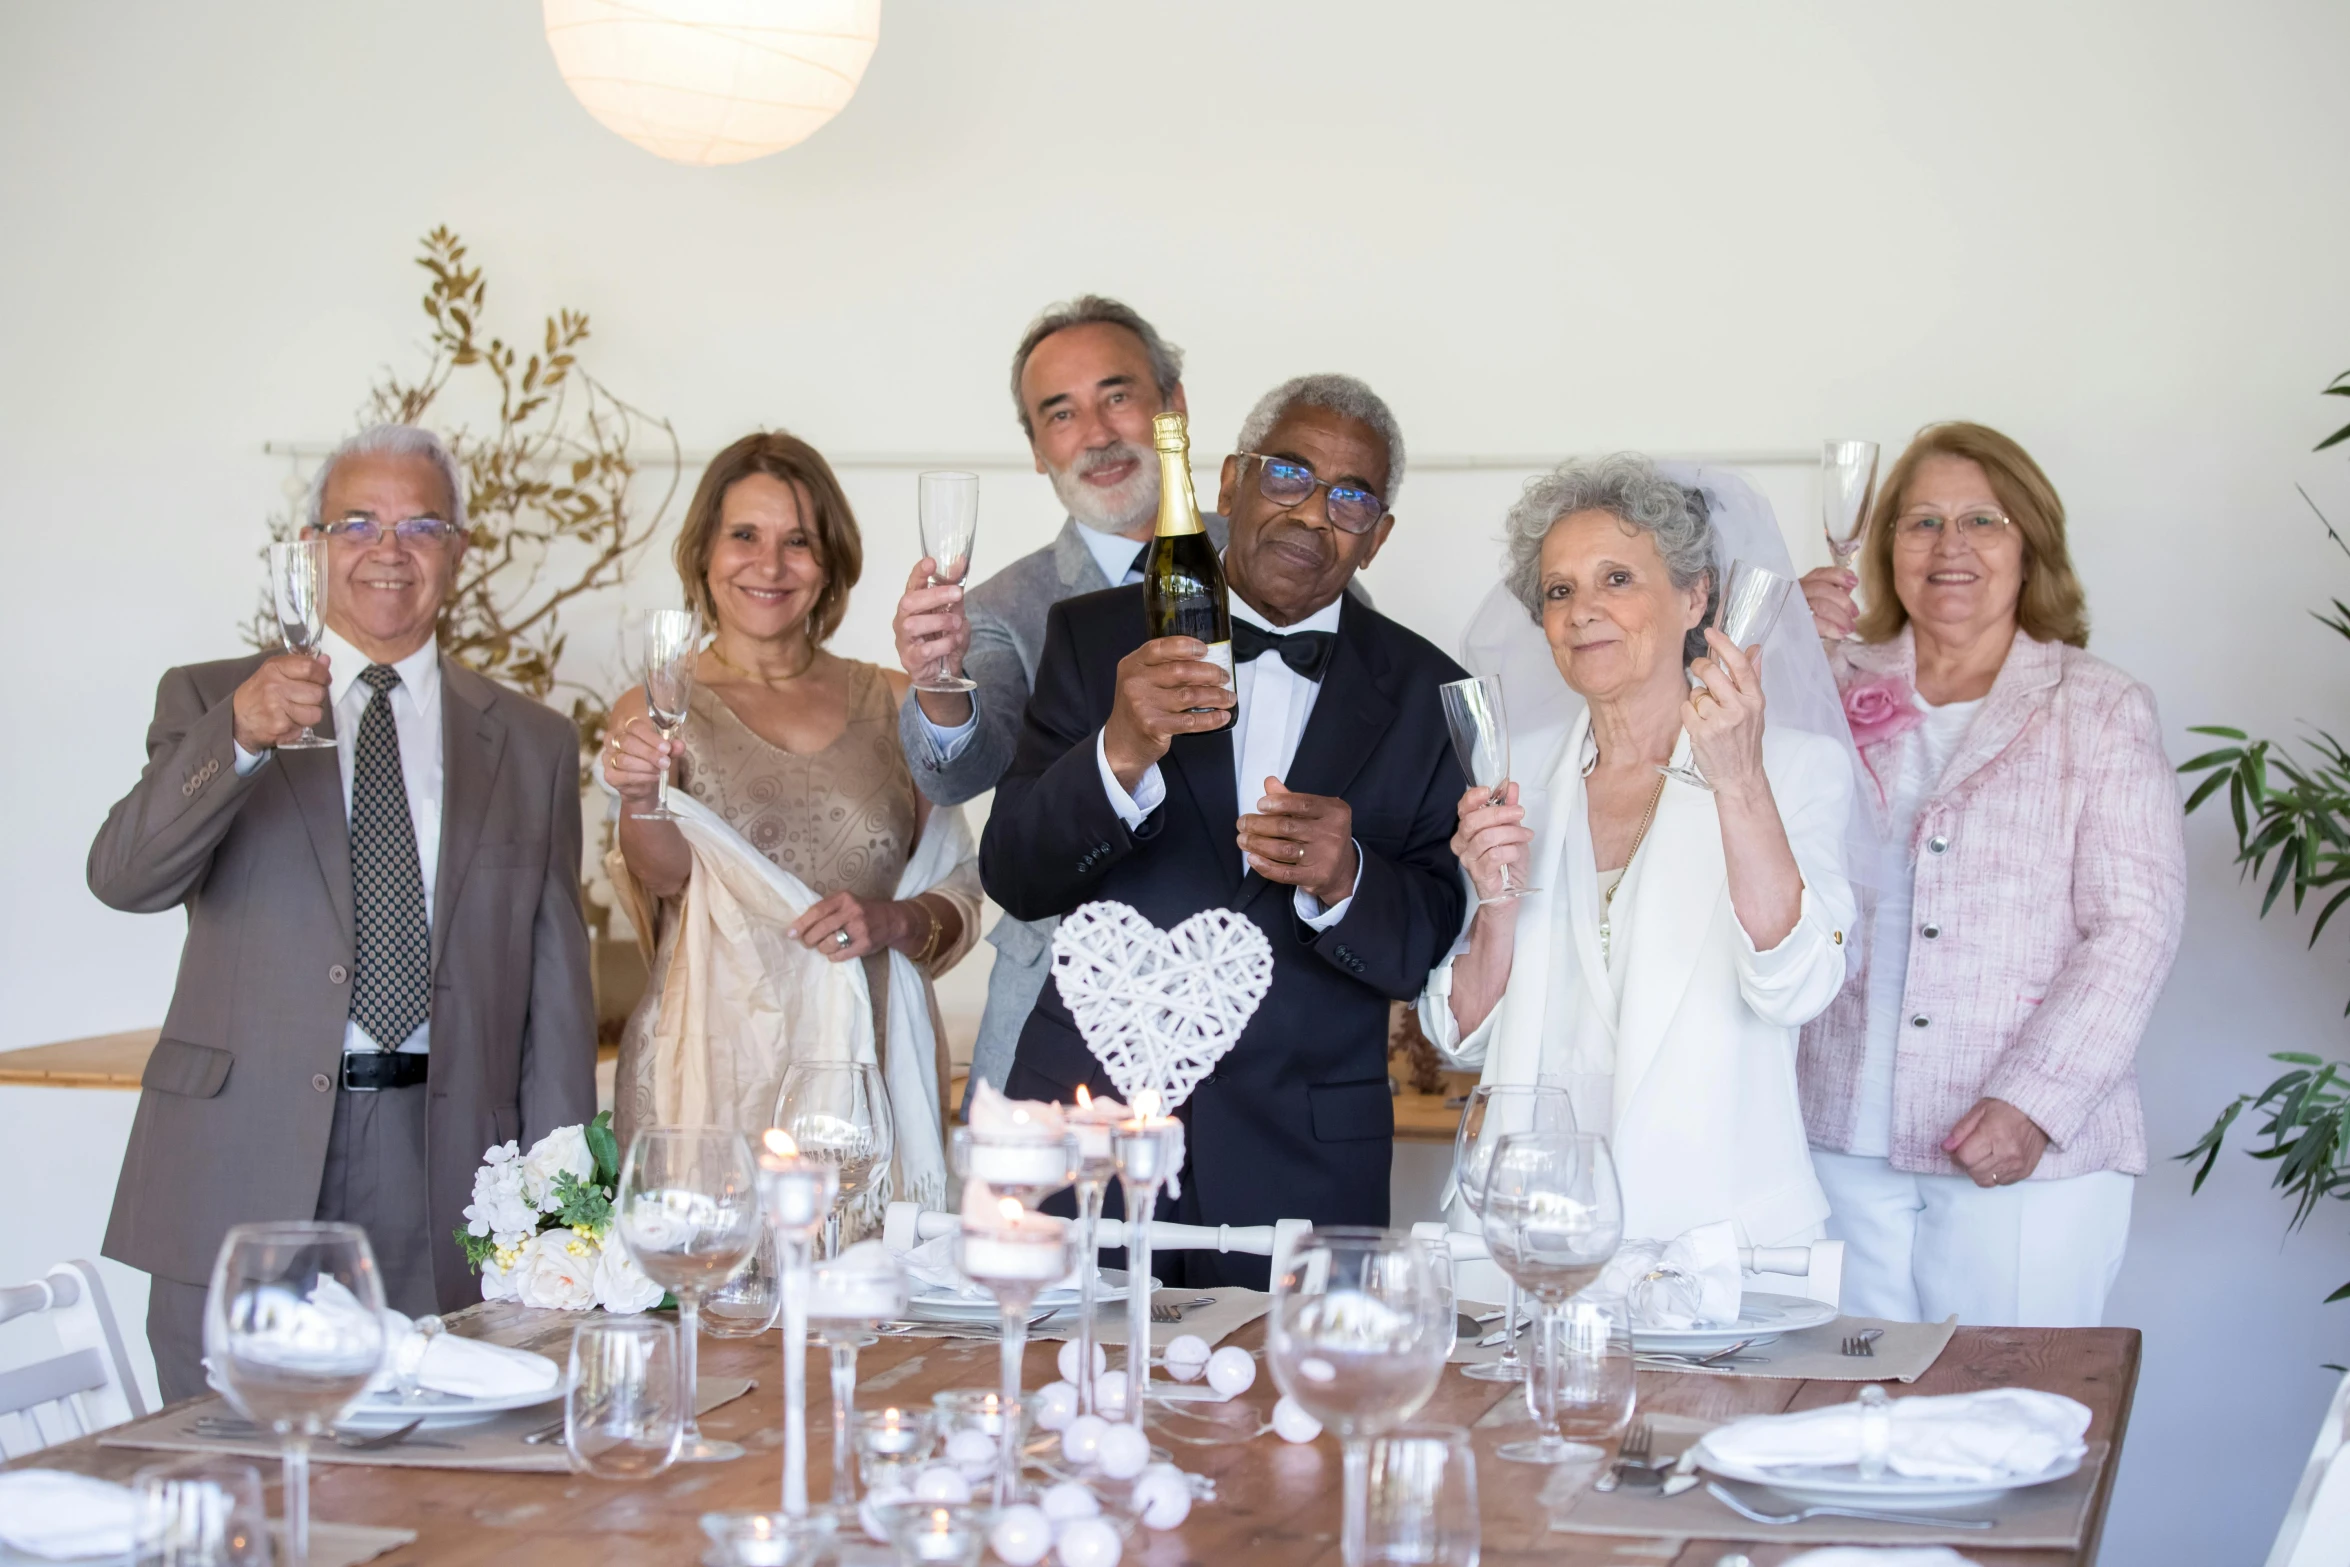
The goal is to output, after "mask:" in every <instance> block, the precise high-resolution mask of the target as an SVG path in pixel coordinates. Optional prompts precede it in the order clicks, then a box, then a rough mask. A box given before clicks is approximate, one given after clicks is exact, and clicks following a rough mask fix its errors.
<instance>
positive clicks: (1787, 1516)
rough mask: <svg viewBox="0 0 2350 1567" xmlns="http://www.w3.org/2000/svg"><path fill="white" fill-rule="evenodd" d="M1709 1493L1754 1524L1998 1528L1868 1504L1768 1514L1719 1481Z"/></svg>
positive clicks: (1708, 1486) (1985, 1521)
mask: <svg viewBox="0 0 2350 1567" xmlns="http://www.w3.org/2000/svg"><path fill="white" fill-rule="evenodd" d="M1705 1490H1706V1494H1707V1495H1708V1496H1711V1497H1712V1498H1713V1499H1714V1500H1715V1501H1717V1502H1719V1503H1721V1504H1722V1505H1723V1506H1724V1507H1727V1508H1728V1509H1730V1511H1732V1512H1734V1513H1736V1514H1737V1515H1738V1516H1739V1517H1741V1518H1745V1519H1749V1520H1751V1521H1752V1522H1755V1523H1801V1522H1803V1521H1804V1520H1805V1519H1807V1518H1859V1519H1863V1520H1865V1521H1867V1522H1869V1523H1909V1524H1916V1525H1917V1526H1919V1527H1920V1528H1923V1529H1938V1528H1949V1529H1996V1528H1998V1527H1999V1520H1998V1519H1996V1518H1953V1517H1951V1516H1950V1515H1949V1514H1948V1513H1924V1514H1921V1513H1876V1512H1870V1511H1869V1510H1868V1509H1867V1508H1865V1507H1803V1508H1798V1509H1797V1510H1796V1511H1794V1512H1791V1513H1766V1512H1764V1511H1763V1510H1762V1509H1761V1508H1759V1507H1753V1506H1749V1505H1748V1504H1747V1503H1745V1502H1742V1501H1740V1500H1739V1499H1738V1498H1737V1497H1735V1496H1733V1495H1731V1494H1730V1492H1729V1490H1728V1488H1727V1487H1725V1486H1723V1485H1722V1484H1721V1483H1720V1482H1718V1481H1714V1480H1708V1481H1706V1483H1705Z"/></svg>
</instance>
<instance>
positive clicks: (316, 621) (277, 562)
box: [269, 539, 334, 751]
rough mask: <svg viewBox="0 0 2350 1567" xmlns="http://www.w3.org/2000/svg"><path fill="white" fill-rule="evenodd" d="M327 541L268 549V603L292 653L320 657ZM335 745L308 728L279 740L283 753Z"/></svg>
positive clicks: (294, 541)
mask: <svg viewBox="0 0 2350 1567" xmlns="http://www.w3.org/2000/svg"><path fill="white" fill-rule="evenodd" d="M327 548H328V546H327V542H326V540H324V539H286V540H283V541H281V542H279V543H276V544H272V545H271V546H270V547H269V599H270V604H271V607H272V612H273V613H274V614H275V615H276V616H277V634H278V638H279V640H280V641H282V642H283V643H284V644H285V648H286V651H287V652H289V653H307V654H309V655H310V656H311V657H312V658H316V657H318V639H319V638H320V637H321V636H323V635H325V633H326V578H327V568H326V552H327ZM333 745H334V741H332V740H330V739H328V738H327V737H326V736H325V735H322V734H319V733H317V732H316V731H315V730H313V729H312V728H311V727H310V726H309V725H308V724H304V725H303V726H302V732H301V733H300V734H298V735H296V736H295V737H294V738H293V739H291V740H280V741H279V742H278V749H279V750H281V751H315V750H319V749H321V748H332V747H333Z"/></svg>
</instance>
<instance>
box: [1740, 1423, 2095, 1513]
mask: <svg viewBox="0 0 2350 1567" xmlns="http://www.w3.org/2000/svg"><path fill="white" fill-rule="evenodd" d="M1697 1466H1698V1467H1699V1468H1700V1469H1703V1470H1705V1471H1706V1472H1707V1473H1709V1474H1714V1475H1719V1476H1720V1477H1722V1478H1723V1479H1725V1480H1738V1481H1743V1482H1745V1483H1746V1484H1748V1485H1761V1486H1768V1487H1769V1488H1770V1489H1771V1490H1773V1491H1776V1492H1777V1493H1778V1494H1779V1495H1781V1496H1784V1497H1786V1498H1788V1499H1789V1500H1790V1501H1796V1502H1802V1503H1804V1504H1805V1505H1807V1506H1821V1507H1877V1508H1884V1509H1887V1510H1889V1511H1892V1512H1897V1513H1932V1512H1945V1511H1948V1510H1949V1509H1951V1508H1956V1507H1974V1506H1980V1505H1981V1504H1982V1503H1984V1502H1991V1501H1996V1500H1998V1499H1999V1498H2000V1497H2002V1496H2005V1495H2006V1494H2007V1493H2008V1492H2010V1491H2021V1490H2025V1489H2027V1488H2029V1487H2031V1486H2035V1485H2046V1484H2048V1483H2049V1482H2050V1481H2052V1480H2062V1479H2063V1478H2064V1477H2065V1476H2067V1475H2069V1474H2072V1473H2074V1472H2075V1471H2077V1470H2078V1469H2079V1468H2080V1467H2081V1460H2080V1459H2079V1458H2077V1457H2074V1458H2060V1459H2058V1460H2057V1461H2056V1462H2055V1463H2054V1464H2051V1465H2050V1466H2049V1467H2048V1468H2047V1469H2046V1470H2045V1471H2043V1472H2042V1473H2040V1474H2036V1475H2020V1476H2017V1477H2015V1478H2013V1479H2008V1480H1991V1481H1984V1480H1921V1479H1916V1478H1914V1477H1912V1476H1909V1475H1897V1474H1893V1473H1890V1472H1888V1473H1887V1474H1886V1475H1885V1477H1884V1478H1883V1479H1881V1480H1863V1479H1862V1478H1861V1477H1860V1467H1859V1466H1858V1465H1857V1464H1836V1465H1826V1466H1822V1467H1819V1468H1803V1469H1759V1468H1754V1467H1752V1466H1749V1465H1746V1464H1733V1463H1724V1462H1723V1461H1722V1460H1721V1459H1719V1458H1716V1457H1715V1456H1714V1454H1713V1450H1712V1449H1710V1448H1708V1447H1707V1446H1706V1445H1705V1442H1704V1439H1703V1438H1700V1439H1699V1441H1698V1444H1697Z"/></svg>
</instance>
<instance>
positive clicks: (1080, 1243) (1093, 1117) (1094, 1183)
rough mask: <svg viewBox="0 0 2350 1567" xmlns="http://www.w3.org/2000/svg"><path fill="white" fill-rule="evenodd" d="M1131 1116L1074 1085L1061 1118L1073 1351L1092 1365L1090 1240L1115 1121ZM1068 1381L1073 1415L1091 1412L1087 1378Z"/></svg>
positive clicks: (1094, 1264) (1095, 1254)
mask: <svg viewBox="0 0 2350 1567" xmlns="http://www.w3.org/2000/svg"><path fill="white" fill-rule="evenodd" d="M1132 1113H1133V1112H1131V1111H1129V1110H1128V1109H1127V1108H1126V1107H1125V1106H1124V1105H1122V1104H1120V1103H1119V1102H1118V1101H1117V1100H1115V1099H1096V1098H1094V1096H1093V1091H1092V1090H1091V1089H1089V1088H1087V1087H1086V1086H1085V1085H1084V1084H1083V1083H1079V1084H1078V1085H1077V1102H1076V1103H1075V1104H1073V1105H1071V1106H1070V1107H1069V1108H1068V1110H1067V1111H1066V1112H1065V1113H1064V1115H1063V1120H1064V1121H1066V1123H1067V1124H1068V1127H1069V1132H1070V1135H1071V1136H1073V1137H1074V1138H1076V1140H1077V1177H1076V1182H1075V1184H1076V1187H1077V1352H1078V1359H1079V1362H1080V1363H1081V1364H1084V1365H1092V1364H1093V1358H1094V1356H1096V1355H1097V1354H1099V1353H1101V1352H1100V1350H1098V1349H1097V1348H1095V1346H1094V1341H1093V1337H1094V1321H1093V1313H1094V1296H1095V1294H1096V1292H1097V1291H1098V1290H1099V1288H1100V1282H1099V1281H1100V1275H1101V1267H1100V1263H1101V1254H1100V1251H1099V1249H1098V1247H1097V1246H1096V1244H1095V1240H1094V1236H1095V1234H1096V1232H1097V1231H1098V1230H1099V1229H1100V1227H1101V1221H1102V1197H1103V1195H1104V1194H1105V1193H1107V1192H1108V1191H1109V1189H1110V1177H1112V1176H1113V1175H1116V1174H1117V1173H1118V1156H1117V1151H1116V1149H1115V1148H1113V1147H1112V1139H1113V1135H1114V1133H1115V1130H1116V1128H1117V1125H1118V1123H1119V1122H1121V1121H1123V1120H1125V1119H1127V1117H1128V1116H1130V1115H1131V1114H1132ZM1096 1369H1097V1370H1098V1369H1099V1368H1098V1367H1097V1368H1096ZM1074 1380H1075V1381H1076V1384H1077V1407H1078V1411H1079V1412H1080V1413H1082V1414H1088V1415H1090V1414H1095V1413H1097V1412H1098V1411H1097V1410H1096V1409H1095V1407H1094V1402H1095V1400H1094V1387H1093V1378H1092V1377H1091V1376H1081V1377H1077V1378H1075V1379H1074Z"/></svg>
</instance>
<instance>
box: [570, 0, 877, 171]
mask: <svg viewBox="0 0 2350 1567" xmlns="http://www.w3.org/2000/svg"><path fill="white" fill-rule="evenodd" d="M541 12H542V15H543V17H544V20H545V22H546V28H547V43H548V46H549V47H550V48H552V49H553V50H554V51H555V68H556V69H557V70H559V71H561V72H562V73H563V81H564V84H565V85H566V86H568V87H569V88H570V89H571V91H572V95H573V96H574V97H576V98H578V99H579V101H580V102H581V103H582V104H585V105H586V106H587V111H588V113H590V114H592V115H594V116H595V117H596V118H597V119H598V120H600V121H602V122H603V124H604V125H605V127H606V128H608V129H610V130H612V131H616V132H618V133H619V134H620V135H622V136H625V137H627V138H628V139H629V140H630V141H632V142H635V143H636V144H637V145H638V146H639V147H642V148H644V149H645V150H646V151H647V152H650V153H654V154H656V155H657V156H660V157H663V158H667V159H669V160H670V161H671V162H672V163H696V164H716V163H741V162H743V161H744V160H746V159H749V158H763V157H765V156H766V155H767V154H768V153H771V152H781V151H782V150H783V149H784V148H786V147H790V146H794V145H796V144H798V143H799V142H802V141H805V140H807V138H808V137H810V136H812V135H814V134H815V133H816V132H817V131H818V130H819V129H821V128H822V127H823V125H824V122H825V121H827V120H829V119H831V118H832V117H833V116H834V115H836V114H838V113H839V112H840V111H841V109H842V107H843V106H844V105H846V104H847V103H848V101H849V98H850V96H851V95H852V94H854V93H855V92H856V90H857V84H858V83H859V82H860V81H862V80H863V79H864V76H865V64H866V62H867V61H869V60H871V59H872V58H873V46H874V44H876V43H877V42H879V41H880V37H881V0H541Z"/></svg>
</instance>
